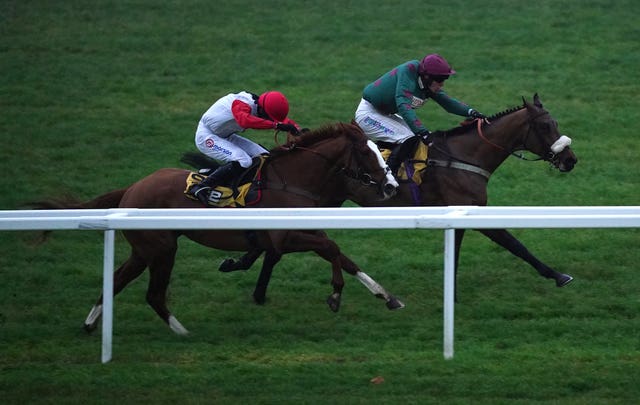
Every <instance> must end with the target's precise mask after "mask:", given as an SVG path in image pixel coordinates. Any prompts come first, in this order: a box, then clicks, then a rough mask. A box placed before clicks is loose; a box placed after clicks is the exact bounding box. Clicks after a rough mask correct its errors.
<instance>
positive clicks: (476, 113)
mask: <svg viewBox="0 0 640 405" xmlns="http://www.w3.org/2000/svg"><path fill="white" fill-rule="evenodd" d="M469 117H471V118H480V119H484V118H487V117H486V116H485V115H484V114H483V113H481V112H479V111H476V110H474V109H473V108H470V109H469Z"/></svg>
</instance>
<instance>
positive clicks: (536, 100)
mask: <svg viewBox="0 0 640 405" xmlns="http://www.w3.org/2000/svg"><path fill="white" fill-rule="evenodd" d="M533 105H535V106H536V107H540V108H542V103H541V102H540V97H538V93H536V94H534V95H533Z"/></svg>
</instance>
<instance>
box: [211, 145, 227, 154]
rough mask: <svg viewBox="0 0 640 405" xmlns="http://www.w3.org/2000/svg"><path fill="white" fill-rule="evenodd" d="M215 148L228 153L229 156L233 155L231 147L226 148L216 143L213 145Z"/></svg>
mask: <svg viewBox="0 0 640 405" xmlns="http://www.w3.org/2000/svg"><path fill="white" fill-rule="evenodd" d="M213 150H217V151H218V152H222V153H224V154H225V155H228V156H231V154H232V153H231V151H230V150H229V149H225V148H223V147H222V146H219V145H215V146H214V147H213Z"/></svg>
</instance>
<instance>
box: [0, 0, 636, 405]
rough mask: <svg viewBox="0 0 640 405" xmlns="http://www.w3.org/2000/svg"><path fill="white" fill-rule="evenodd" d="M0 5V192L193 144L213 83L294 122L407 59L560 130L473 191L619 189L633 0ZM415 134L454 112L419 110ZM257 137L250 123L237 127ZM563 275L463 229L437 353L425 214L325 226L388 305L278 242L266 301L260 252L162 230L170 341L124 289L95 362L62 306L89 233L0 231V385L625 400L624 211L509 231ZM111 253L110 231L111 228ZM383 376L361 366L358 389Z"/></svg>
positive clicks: (132, 290) (348, 99)
mask: <svg viewBox="0 0 640 405" xmlns="http://www.w3.org/2000/svg"><path fill="white" fill-rule="evenodd" d="M218 3H220V2H205V1H196V0H194V1H175V2H167V4H164V3H160V2H154V1H148V0H137V1H105V0H98V1H91V2H89V1H55V2H51V1H38V0H34V1H13V0H4V1H2V2H0V53H1V55H0V72H1V73H2V75H0V139H1V140H2V147H1V148H0V170H1V172H2V176H0V190H2V191H1V192H0V209H16V208H19V207H20V205H21V204H22V203H23V202H25V201H28V200H32V199H37V198H41V197H46V196H57V195H61V194H73V195H75V196H78V197H80V198H86V199H88V198H92V197H93V196H95V195H98V194H101V193H103V192H105V191H108V190H111V189H116V188H119V187H122V186H125V185H128V184H130V183H132V182H134V181H136V180H137V179H139V178H141V177H143V176H145V175H147V174H148V173H150V172H152V171H154V170H156V169H158V168H161V167H171V166H180V163H179V161H178V159H179V156H180V154H181V153H182V152H183V151H186V150H193V149H195V147H194V145H193V133H194V130H195V127H196V124H197V121H198V119H199V118H200V115H201V114H202V113H203V112H204V111H205V110H206V109H207V108H208V107H209V105H210V104H211V103H212V102H214V101H215V100H216V99H217V98H218V97H221V96H223V95H225V94H227V93H229V92H232V91H238V90H250V91H253V92H256V93H260V92H262V91H266V90H269V89H277V90H280V91H283V92H284V93H286V94H287V95H288V97H289V100H290V102H291V114H290V115H291V117H292V118H293V119H295V120H296V121H298V122H299V123H300V124H302V125H303V126H308V127H316V126H319V125H321V124H324V123H327V122H335V121H349V120H351V118H352V116H353V112H354V110H355V108H356V106H357V103H358V101H359V99H360V94H361V91H362V88H363V87H364V86H365V85H366V84H367V83H369V82H370V81H372V80H374V79H376V78H377V77H378V76H379V75H380V74H382V73H384V72H385V71H387V70H388V69H390V68H391V67H394V66H395V65H397V64H399V63H401V62H404V61H406V60H410V59H417V58H420V57H422V56H423V55H424V54H426V53H430V52H438V53H441V54H442V55H444V56H445V57H446V58H447V59H448V60H449V61H450V62H451V64H452V65H453V67H454V68H455V69H456V70H457V71H458V72H459V74H458V75H456V76H455V78H453V79H451V80H449V81H448V82H447V84H446V90H447V91H448V92H449V93H450V94H451V95H453V96H455V97H457V98H459V99H461V100H464V101H466V102H468V103H469V104H471V105H472V106H474V107H475V108H477V109H478V110H480V111H482V112H484V113H486V114H492V113H495V112H498V111H501V110H504V109H506V108H508V107H512V106H516V105H520V104H521V103H522V101H521V97H523V96H524V97H526V98H528V99H531V97H532V96H533V94H534V93H535V92H538V93H539V94H540V96H541V99H542V102H543V103H544V104H545V107H546V108H547V109H548V110H549V111H550V112H551V113H552V115H553V116H554V117H555V118H556V119H557V120H558V121H559V124H560V128H561V130H562V132H563V133H565V134H567V135H569V136H571V137H572V138H573V140H574V144H573V145H572V147H573V148H574V151H575V152H576V154H577V155H578V158H579V160H580V161H579V163H578V165H577V166H576V168H575V170H574V171H573V172H572V173H569V174H560V173H557V172H555V171H553V170H552V169H550V168H549V167H547V166H546V165H545V164H543V163H539V162H538V163H528V162H522V161H518V160H516V159H509V160H508V161H507V162H505V164H504V165H503V166H502V167H501V168H500V170H499V171H498V172H497V173H496V175H495V176H494V177H493V178H492V180H491V184H490V186H489V193H490V204H491V205H542V206H544V205H640V191H639V190H640V176H639V175H640V164H638V161H637V153H638V151H639V150H640V137H639V136H638V127H639V126H638V118H639V114H638V106H639V105H640V84H639V83H640V71H639V70H638V66H639V65H640V42H639V41H638V39H639V38H640V29H639V28H638V22H639V20H638V15H640V5H639V4H640V3H638V2H635V1H618V2H608V1H602V0H591V1H578V0H569V1H560V2H557V1H547V0H542V1H538V2H533V3H531V2H530V3H522V2H520V3H518V2H516V3H514V2H508V1H456V0H450V1H435V2H414V3H410V4H404V3H393V2H384V1H377V0H374V1H361V0H353V1H326V2H310V1H274V0H265V1H261V2H254V1H229V2H222V3H220V4H218ZM418 114H419V115H420V116H421V117H422V118H423V119H424V120H425V121H426V122H427V124H428V126H429V127H430V128H431V129H432V130H435V129H446V128H450V127H453V126H455V125H457V123H458V121H459V118H458V117H455V116H451V115H448V114H446V113H445V112H443V111H441V110H440V109H438V108H437V107H436V106H435V105H431V104H427V105H425V107H424V108H423V109H422V110H420V111H419V112H418ZM247 135H248V136H250V137H252V138H254V139H257V140H258V141H260V142H261V143H262V144H264V145H265V146H273V135H272V134H270V133H268V132H257V131H253V132H248V133H247ZM514 234H515V235H516V236H517V237H519V238H520V239H521V240H522V241H523V242H524V243H525V244H526V245H527V246H528V247H529V248H530V250H532V252H533V253H534V254H536V255H537V256H538V257H539V258H540V259H541V260H543V261H544V262H546V263H547V264H549V265H551V266H552V267H554V268H556V269H557V270H559V271H562V272H566V273H569V274H571V275H573V276H574V277H575V281H574V282H573V283H572V284H571V285H569V286H567V287H565V288H562V289H558V288H556V287H555V286H554V285H553V283H552V282H551V281H549V280H545V279H542V278H540V277H538V276H537V275H536V274H535V271H534V270H533V269H531V268H529V267H528V266H526V265H525V264H524V263H523V262H520V261H518V260H517V259H515V258H513V257H511V256H510V255H508V254H507V253H506V252H503V251H502V250H500V249H499V248H498V247H497V246H494V245H492V244H491V242H489V241H488V240H486V239H484V238H483V237H482V236H481V235H478V234H475V233H469V234H468V236H467V240H466V241H465V245H464V246H463V253H462V259H461V270H460V271H461V273H460V278H459V294H460V303H459V304H458V305H457V306H456V341H455V342H456V355H455V358H454V359H453V360H451V361H445V360H443V358H442V270H441V269H442V232H441V231H393V230H381V231H360V230H351V231H348V230H344V231H331V232H330V235H331V236H332V237H333V238H335V239H336V240H337V241H338V242H339V244H340V246H341V247H342V249H343V251H345V252H346V253H347V254H348V255H349V256H351V257H352V258H353V259H354V260H356V261H357V262H358V263H359V264H360V265H361V267H362V268H363V269H364V270H365V271H366V272H367V273H368V274H370V275H371V276H372V277H374V278H375V279H376V280H378V281H379V282H380V283H381V284H383V285H384V286H385V287H387V288H388V289H389V290H390V291H391V292H393V293H395V294H396V295H398V296H399V297H401V298H402V299H403V301H404V302H405V303H406V304H407V307H406V308H405V309H403V310H401V311H396V312H390V311H387V310H386V308H385V307H384V304H383V303H382V302H381V301H378V300H375V299H374V298H372V297H371V295H370V294H369V293H368V292H367V291H366V290H365V288H364V287H363V286H361V285H359V283H358V282H357V281H356V280H353V279H350V278H349V279H347V283H348V284H347V286H346V288H345V291H344V298H343V306H342V308H341V310H340V312H339V313H338V314H334V313H331V312H330V311H329V309H328V308H327V307H326V305H325V304H324V299H325V298H326V296H327V295H328V294H329V292H330V286H329V277H330V272H329V267H328V265H326V264H325V263H324V262H322V261H321V260H320V259H319V258H317V257H315V256H313V255H310V254H297V255H290V256H288V257H286V258H285V259H284V260H283V262H281V264H279V266H278V267H277V269H276V272H275V274H274V278H273V282H272V284H271V287H270V290H269V300H268V302H267V305H265V306H262V307H259V306H256V305H254V304H253V303H252V301H251V297H250V294H251V291H252V290H253V285H254V282H255V279H256V277H257V270H258V266H255V267H254V269H252V270H251V271H249V272H245V273H234V274H220V273H218V272H217V271H216V270H215V269H216V268H217V264H218V263H219V262H220V261H221V260H222V259H223V258H225V257H228V256H229V254H227V253H224V252H218V251H213V250H208V249H205V248H203V247H201V246H196V245H195V244H193V243H191V242H190V241H188V240H183V241H181V245H180V247H181V249H180V251H179V255H178V258H177V261H176V267H175V271H174V273H173V278H172V285H171V296H170V306H171V309H172V310H173V312H174V313H175V314H176V316H177V317H178V319H180V321H181V322H182V323H183V324H184V325H185V326H186V327H187V328H188V329H189V330H190V331H191V332H192V333H191V335H190V336H188V337H186V338H184V337H178V336H175V335H174V334H173V333H172V332H171V331H170V330H169V329H168V328H167V327H166V326H165V325H164V324H163V323H162V322H161V321H160V320H159V318H158V317H157V316H156V315H155V314H154V313H153V312H152V310H151V309H150V307H148V306H147V305H146V303H145V301H144V294H145V291H146V282H147V276H146V274H145V275H143V276H142V277H141V278H140V279H139V280H137V281H136V282H134V283H133V284H132V285H130V286H129V287H128V288H127V289H126V290H125V291H124V292H123V293H122V294H121V295H119V296H118V297H117V299H116V301H115V326H114V359H113V361H112V362H111V363H110V364H107V365H102V364H100V357H99V356H100V333H99V332H97V333H95V334H94V335H87V334H86V333H85V332H84V331H83V330H82V329H81V324H82V321H83V320H84V318H85V317H86V315H87V313H88V311H89V309H90V308H91V305H92V304H93V302H94V300H95V299H96V298H97V296H98V294H99V290H100V288H101V266H102V234H101V233H100V232H89V231H82V232H80V231H75V232H74V231H68V232H58V233H54V234H53V235H52V238H51V239H50V241H49V242H48V243H47V244H45V245H41V246H36V245H34V244H33V243H32V242H33V239H34V236H35V235H34V234H33V233H29V232H3V233H0V282H1V285H0V376H1V377H0V398H2V402H3V403H20V404H23V403H113V402H115V401H119V402H120V403H138V402H151V403H172V402H176V401H182V402H183V403H249V402H251V403H256V404H260V403H265V404H266V403H372V402H373V403H392V402H393V403H438V404H441V403H447V404H456V403H459V404H468V403H486V404H498V403H563V404H583V403H584V404H586V403H589V404H594V403H619V404H629V403H634V402H636V401H637V398H639V397H640V388H639V386H638V381H639V380H640V339H639V338H638V336H640V321H639V320H638V316H637V314H638V313H639V312H640V298H639V295H638V291H639V290H640V280H639V278H638V276H637V274H636V270H637V266H638V262H640V253H639V252H638V242H639V241H640V232H639V231H638V230H637V229H627V230H621V229H614V230H603V229H583V230H569V229H566V230H526V229H523V230H516V231H514ZM116 247H117V255H116V262H118V263H119V262H120V261H122V260H124V259H125V258H126V257H127V255H128V251H127V248H126V243H125V241H124V239H123V238H121V237H118V238H117V240H116ZM376 376H382V377H383V378H384V379H385V381H384V383H382V384H378V385H376V384H372V383H371V382H370V380H371V379H372V378H373V377H376Z"/></svg>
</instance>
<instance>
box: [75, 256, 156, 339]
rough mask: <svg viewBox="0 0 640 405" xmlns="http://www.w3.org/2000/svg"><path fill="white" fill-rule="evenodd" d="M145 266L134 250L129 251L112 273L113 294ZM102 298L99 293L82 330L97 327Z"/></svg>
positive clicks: (92, 329)
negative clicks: (125, 259)
mask: <svg viewBox="0 0 640 405" xmlns="http://www.w3.org/2000/svg"><path fill="white" fill-rule="evenodd" d="M146 268H147V264H146V263H145V261H144V260H143V259H142V258H141V257H140V256H138V255H137V254H136V253H135V252H131V256H129V258H128V259H127V261H125V262H124V263H123V264H122V265H121V266H120V267H119V268H118V270H116V271H115V273H114V274H113V295H114V296H116V295H117V294H118V293H119V292H120V291H122V290H123V289H124V287H126V285H127V284H129V283H130V282H131V281H133V280H135V279H136V278H137V277H138V276H140V274H142V272H143V271H144V269H146ZM102 300H103V295H102V294H100V297H99V298H98V301H97V302H96V304H95V305H94V306H93V308H91V311H90V312H89V315H87V319H85V321H84V330H86V331H87V332H88V333H91V332H93V331H94V330H95V329H96V328H97V327H98V321H99V320H100V317H101V316H102Z"/></svg>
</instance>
